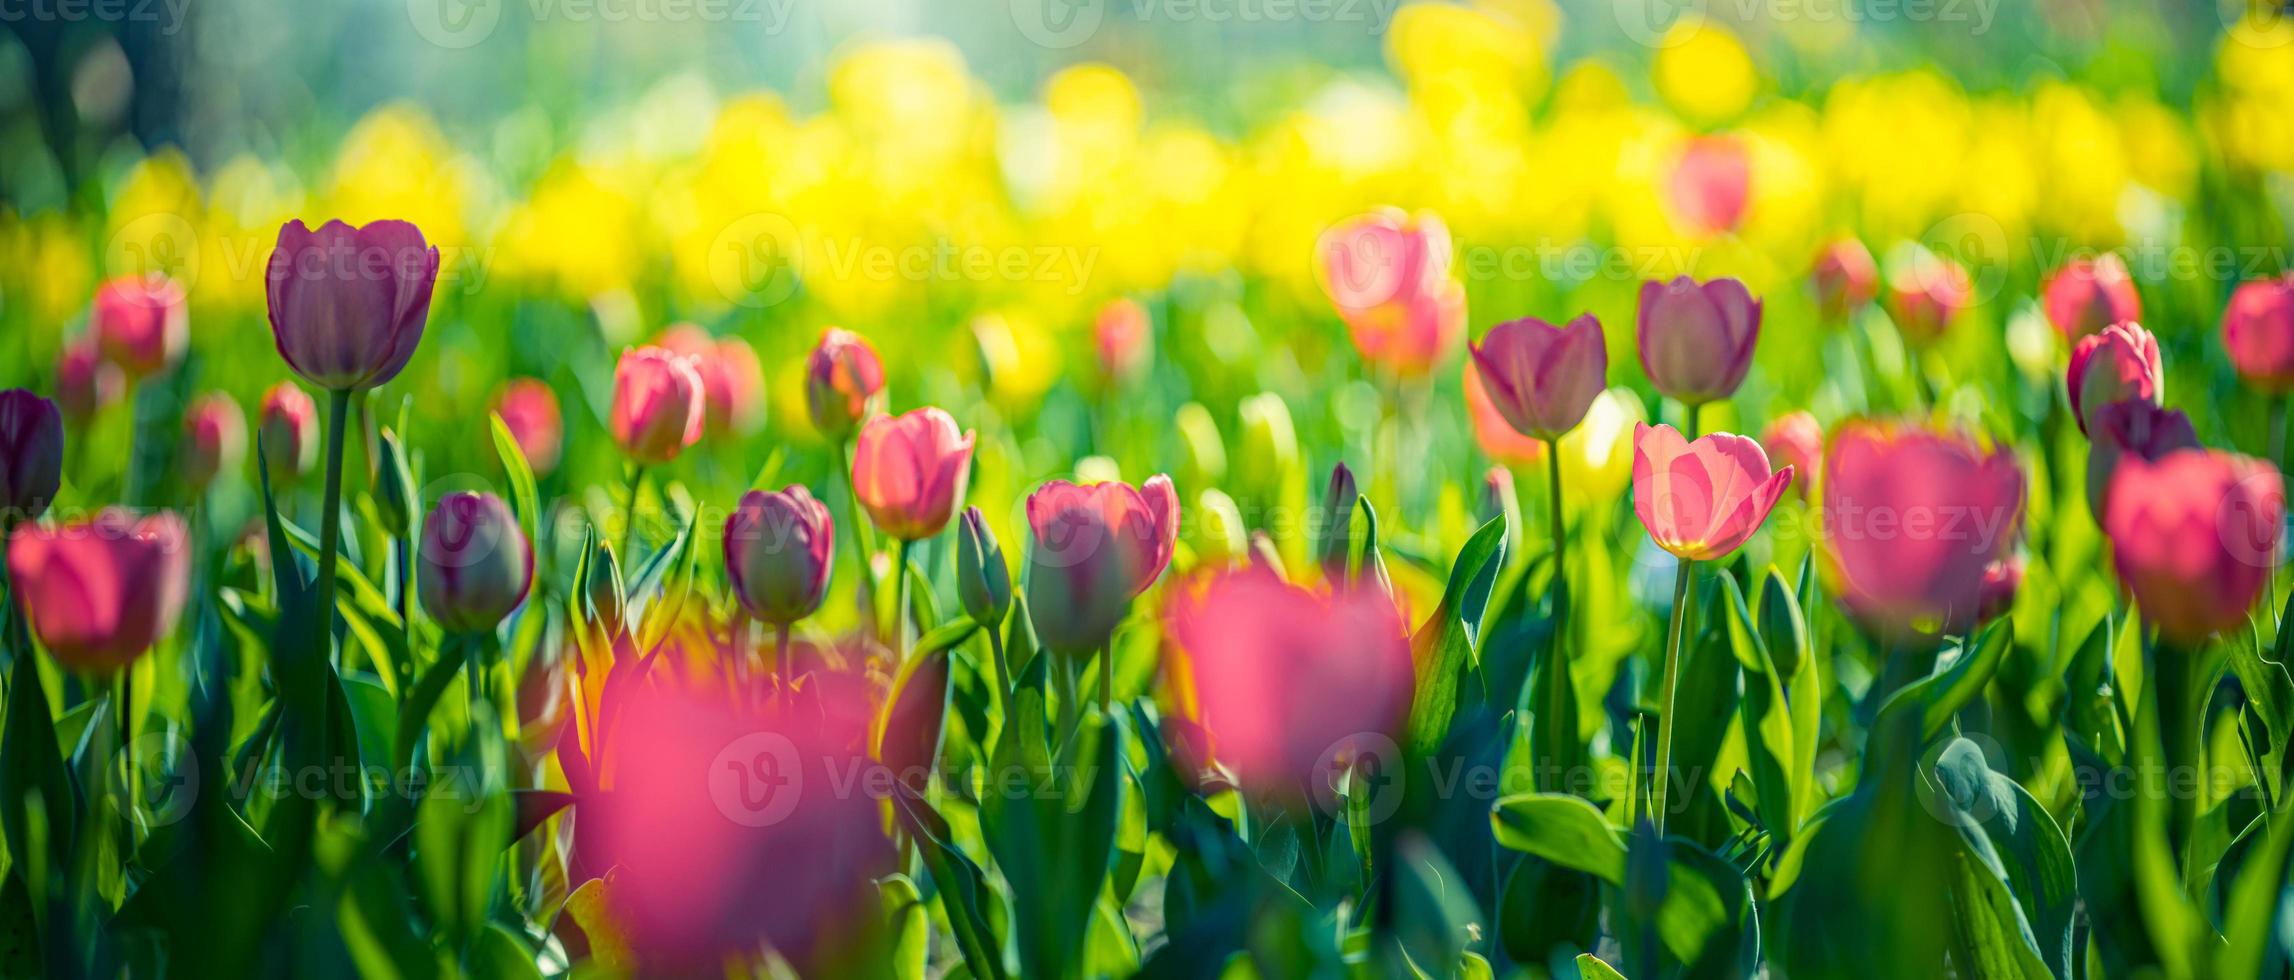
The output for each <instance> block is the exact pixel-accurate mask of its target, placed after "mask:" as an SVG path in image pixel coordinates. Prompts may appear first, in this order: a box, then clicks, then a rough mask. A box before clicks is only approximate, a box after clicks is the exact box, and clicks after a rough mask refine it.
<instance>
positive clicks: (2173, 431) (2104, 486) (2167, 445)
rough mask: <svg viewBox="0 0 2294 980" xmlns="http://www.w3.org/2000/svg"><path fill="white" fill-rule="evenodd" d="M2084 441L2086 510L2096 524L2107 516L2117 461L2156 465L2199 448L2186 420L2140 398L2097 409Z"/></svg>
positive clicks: (2195, 430) (2187, 417)
mask: <svg viewBox="0 0 2294 980" xmlns="http://www.w3.org/2000/svg"><path fill="white" fill-rule="evenodd" d="M2087 438H2088V440H2089V444H2088V446H2087V508H2088V511H2089V512H2090V513H2092V514H2094V515H2095V520H2097V521H2101V520H2102V519H2103V515H2105V514H2108V513H2110V499H2111V478H2112V477H2114V476H2116V475H2118V472H2119V461H2120V460H2122V459H2128V458H2134V459H2142V460H2149V461H2151V462H2157V461H2158V460H2160V459H2162V458H2164V457H2165V456H2166V454H2168V453H2171V452H2174V451H2175V450H2178V449H2197V448H2199V443H2198V430H2197V429H2194V428H2192V427H2191V424H2190V417H2189V416H2187V415H2184V414H2183V413H2182V412H2181V411H2179V410H2176V409H2169V408H2160V407H2159V406H2157V405H2155V404H2152V403H2151V402H2147V401H2144V400H2142V399H2139V398H2137V399H2130V400H2127V401H2119V402H2111V403H2109V404H2105V405H2098V406H2096V407H2095V410H2094V422H2093V424H2092V425H2090V426H2088V428H2087Z"/></svg>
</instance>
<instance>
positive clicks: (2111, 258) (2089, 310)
mask: <svg viewBox="0 0 2294 980" xmlns="http://www.w3.org/2000/svg"><path fill="white" fill-rule="evenodd" d="M2044 297H2045V298H2044V299H2043V301H2042V305H2044V306H2045V307H2046V309H2047V322H2049V323H2052V324H2054V325H2055V329H2056V330H2057V331H2058V332H2060V333H2062V334H2063V337H2064V339H2066V340H2072V341H2077V340H2079V339H2080V338H2083V337H2087V336H2089V335H2092V334H2095V333H2100V332H2101V331H2102V329H2103V328H2104V327H2108V326H2110V325H2112V324H2114V323H2133V322H2135V321H2137V320H2141V319H2142V318H2143V297H2142V296H2141V294H2139V293H2137V292H2135V280H2134V277H2132V276H2130V275H2128V274H2127V263H2126V262H2125V261H2124V260H2121V259H2120V258H2119V256H2118V253H2116V252H2105V253H2103V254H2102V255H2100V256H2098V257H2095V258H2091V259H2090V258H2084V257H2082V258H2075V259H2072V260H2071V261H2069V262H2065V263H2063V267H2062V268H2060V269H2057V270H2055V274H2054V275H2052V276H2050V277H2048V279H2047V286H2046V289H2045V291H2044Z"/></svg>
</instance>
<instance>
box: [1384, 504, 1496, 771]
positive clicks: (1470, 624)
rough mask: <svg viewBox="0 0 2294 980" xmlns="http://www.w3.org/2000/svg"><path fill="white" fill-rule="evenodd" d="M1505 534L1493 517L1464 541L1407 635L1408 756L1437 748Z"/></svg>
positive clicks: (1466, 663)
mask: <svg viewBox="0 0 2294 980" xmlns="http://www.w3.org/2000/svg"><path fill="white" fill-rule="evenodd" d="M1505 534H1506V528H1505V518H1503V517H1496V518H1492V519H1491V520H1490V521H1489V523H1487V524H1483V525H1482V527H1481V530H1479V531H1475V532H1474V536H1473V537H1471V538H1469V539H1467V540H1466V546H1465V547H1464V548H1463V549H1461V550H1459V552H1458V560H1457V561H1456V562H1455V563H1454V564H1452V565H1451V566H1450V579H1449V584H1448V585H1446V586H1444V587H1443V589H1442V602H1441V605H1439V606H1437V607H1435V609H1434V615H1433V616H1432V617H1431V618H1429V619H1428V620H1427V621H1426V623H1425V624H1424V625H1423V626H1420V627H1419V628H1418V632H1417V633H1416V635H1414V636H1412V637H1411V638H1410V648H1411V651H1412V653H1413V654H1414V655H1415V657H1416V660H1417V674H1418V676H1417V688H1416V694H1415V696H1414V697H1413V698H1412V699H1411V704H1410V728H1409V737H1408V746H1407V747H1408V749H1409V751H1410V752H1411V753H1412V754H1414V755H1423V754H1425V753H1429V752H1432V751H1433V750H1434V749H1436V748H1438V747H1440V745H1441V744H1442V738H1443V736H1444V735H1446V734H1448V732H1449V730H1450V719H1451V717H1453V716H1454V715H1456V714H1457V710H1458V701H1459V691H1460V688H1461V687H1462V686H1463V685H1464V683H1465V675H1466V669H1467V667H1468V666H1469V665H1470V664H1472V663H1474V662H1475V660H1476V655H1475V653H1474V648H1475V645H1476V644H1477V643H1478V642H1479V640H1480V635H1481V622H1482V614H1483V613H1484V612H1485V611H1487V609H1488V608H1489V595H1490V588H1491V586H1492V585H1493V584H1494V583H1495V582H1496V579H1497V574H1498V572H1499V571H1500V570H1502V569H1503V568H1504V567H1505Z"/></svg>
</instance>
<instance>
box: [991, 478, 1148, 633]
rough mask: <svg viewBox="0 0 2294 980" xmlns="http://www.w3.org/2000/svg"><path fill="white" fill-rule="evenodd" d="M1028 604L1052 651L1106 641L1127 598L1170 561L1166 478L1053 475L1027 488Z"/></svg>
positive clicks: (1125, 608)
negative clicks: (1079, 481)
mask: <svg viewBox="0 0 2294 980" xmlns="http://www.w3.org/2000/svg"><path fill="white" fill-rule="evenodd" d="M1027 510H1028V527H1029V529H1030V530H1031V531H1033V532H1034V539H1035V540H1034V546H1033V547H1031V548H1029V549H1028V566H1029V570H1028V611H1029V613H1030V614H1032V615H1033V616H1034V618H1035V628H1036V635H1038V636H1040V637H1042V638H1043V644H1044V646H1045V647H1046V648H1049V649H1051V650H1054V651H1057V652H1059V653H1071V654H1083V653H1089V652H1091V651H1093V650H1096V649H1098V648H1099V647H1100V645H1101V644H1104V643H1106V642H1107V639H1108V637H1109V636H1111V635H1113V634H1114V632H1115V626H1116V624H1117V623H1120V622H1122V621H1123V617H1124V616H1125V615H1126V614H1127V613H1128V612H1129V611H1130V609H1131V600H1132V599H1134V598H1137V597H1138V595H1139V593H1141V592H1144V591H1146V590H1147V587H1148V586H1151V585H1153V584H1155V579H1156V578H1157V577H1158V576H1160V575H1162V574H1163V569H1164V568H1166V567H1169V566H1170V564H1171V552H1172V550H1173V549H1174V548H1175V547H1176V546H1177V542H1178V538H1179V495H1178V493H1177V492H1176V491H1174V490H1173V489H1172V487H1171V478H1170V477H1168V476H1163V475H1160V474H1158V475H1156V476H1152V477H1149V478H1148V479H1147V482H1145V483H1142V484H1140V485H1139V486H1138V487H1137V488H1136V489H1134V488H1133V487H1132V486H1131V485H1129V484H1126V483H1095V484H1091V485H1089V486H1078V485H1076V484H1073V483H1069V482H1067V481H1065V480H1053V481H1051V482H1049V483H1046V484H1044V485H1043V486H1041V487H1038V488H1036V491H1035V492H1034V493H1031V494H1029V495H1028V504H1027Z"/></svg>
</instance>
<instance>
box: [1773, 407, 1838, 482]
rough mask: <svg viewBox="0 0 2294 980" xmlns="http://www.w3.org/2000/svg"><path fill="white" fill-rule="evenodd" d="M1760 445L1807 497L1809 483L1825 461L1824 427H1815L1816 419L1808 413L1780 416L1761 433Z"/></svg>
mask: <svg viewBox="0 0 2294 980" xmlns="http://www.w3.org/2000/svg"><path fill="white" fill-rule="evenodd" d="M1760 444H1761V447H1762V448H1764V449H1766V450H1768V458H1770V459H1773V460H1777V461H1778V462H1781V463H1784V464H1785V465H1786V466H1789V467H1791V469H1792V473H1793V476H1792V485H1793V486H1794V487H1796V488H1798V489H1799V490H1800V495H1801V496H1803V497H1806V496H1807V495H1808V484H1809V483H1810V482H1812V481H1814V480H1815V479H1816V474H1817V473H1818V472H1819V471H1820V466H1821V464H1822V462H1823V460H1824V426H1822V425H1819V424H1817V421H1816V416H1814V415H1810V414H1808V413H1807V412H1787V413H1785V414H1783V415H1779V416H1777V417H1776V419H1775V421H1772V422H1770V423H1768V429H1767V431H1765V432H1762V433H1761V434H1760Z"/></svg>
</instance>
